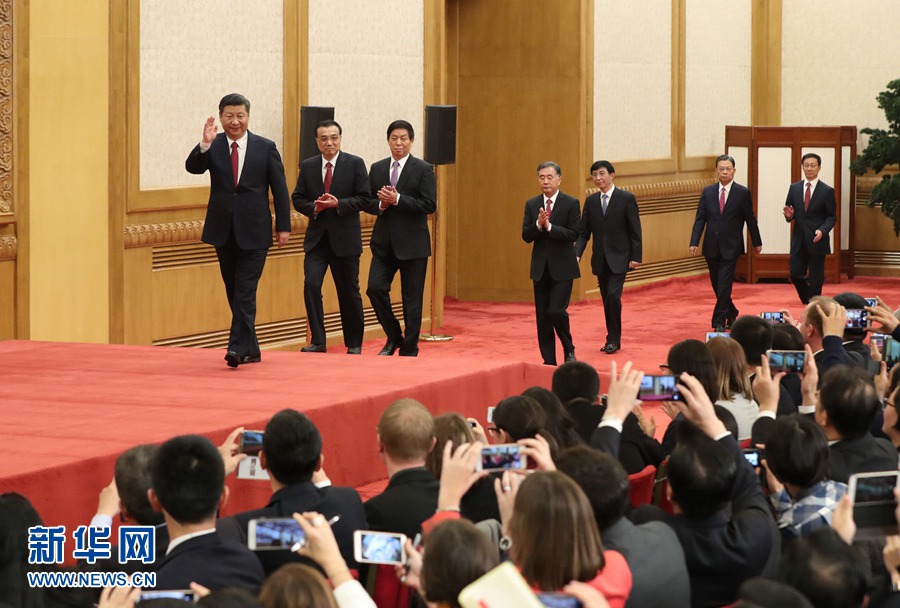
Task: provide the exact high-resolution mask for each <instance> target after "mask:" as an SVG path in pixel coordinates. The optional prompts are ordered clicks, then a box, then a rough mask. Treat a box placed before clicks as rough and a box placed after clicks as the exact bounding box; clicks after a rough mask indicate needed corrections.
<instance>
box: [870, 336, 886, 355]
mask: <svg viewBox="0 0 900 608" xmlns="http://www.w3.org/2000/svg"><path fill="white" fill-rule="evenodd" d="M886 337H887V335H886V334H872V335H871V336H869V346H870V347H874V348H877V349H878V352H882V349H883V348H884V339H885V338H886Z"/></svg>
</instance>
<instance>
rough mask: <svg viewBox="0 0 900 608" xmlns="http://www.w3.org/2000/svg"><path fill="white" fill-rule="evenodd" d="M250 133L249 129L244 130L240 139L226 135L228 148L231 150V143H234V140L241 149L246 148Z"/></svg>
mask: <svg viewBox="0 0 900 608" xmlns="http://www.w3.org/2000/svg"><path fill="white" fill-rule="evenodd" d="M248 133H249V131H244V134H243V135H242V136H241V138H240V139H231V138H230V137H228V136H227V135H226V136H225V139H227V140H228V149H229V150H231V144H233V143H234V142H237V145H238V148H240V149H241V150H246V149H247V134H248Z"/></svg>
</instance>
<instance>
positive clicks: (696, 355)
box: [666, 340, 719, 402]
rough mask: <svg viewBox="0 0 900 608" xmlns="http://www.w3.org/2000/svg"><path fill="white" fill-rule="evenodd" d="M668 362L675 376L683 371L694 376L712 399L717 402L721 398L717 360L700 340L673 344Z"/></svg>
mask: <svg viewBox="0 0 900 608" xmlns="http://www.w3.org/2000/svg"><path fill="white" fill-rule="evenodd" d="M666 364H667V365H668V366H669V370H670V371H671V372H672V374H674V375H675V376H680V375H681V374H682V373H683V372H687V373H689V374H690V375H692V376H694V377H695V378H696V379H697V380H698V381H699V382H700V384H702V385H703V388H704V389H705V390H706V394H707V395H708V396H709V399H710V401H713V402H715V401H716V399H718V398H719V396H718V395H719V388H718V383H717V382H716V362H715V360H714V359H713V356H712V353H711V352H710V351H709V347H708V346H706V344H704V343H703V342H701V341H700V340H682V341H681V342H679V343H677V344H675V345H674V346H672V348H670V349H669V356H668V357H666Z"/></svg>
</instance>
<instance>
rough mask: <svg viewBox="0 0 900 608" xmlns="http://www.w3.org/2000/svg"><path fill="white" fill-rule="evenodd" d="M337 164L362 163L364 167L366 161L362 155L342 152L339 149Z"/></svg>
mask: <svg viewBox="0 0 900 608" xmlns="http://www.w3.org/2000/svg"><path fill="white" fill-rule="evenodd" d="M337 164H339V165H343V164H348V165H362V166H363V168H364V169H365V167H366V163H365V161H364V160H363V159H362V157H360V156H356V155H355V154H350V153H349V152H344V151H343V150H341V154H340V156H338V160H337Z"/></svg>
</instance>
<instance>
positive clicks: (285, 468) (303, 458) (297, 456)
mask: <svg viewBox="0 0 900 608" xmlns="http://www.w3.org/2000/svg"><path fill="white" fill-rule="evenodd" d="M259 458H260V464H261V465H262V467H263V468H265V469H266V470H267V471H268V472H269V478H270V482H271V484H272V492H273V493H272V497H271V498H270V499H269V504H267V505H266V506H265V507H263V508H261V509H255V510H252V511H244V512H243V513H238V514H237V515H235V516H233V517H232V518H224V519H222V520H220V526H219V527H220V528H223V527H224V526H222V525H221V524H223V523H224V522H226V521H227V520H233V523H235V524H236V525H237V526H238V527H239V537H240V538H241V539H242V541H243V542H244V543H246V540H247V528H248V524H249V522H250V520H251V519H257V518H260V517H288V518H289V517H292V516H293V514H294V513H306V512H310V511H315V512H316V513H321V514H322V515H324V516H325V517H326V518H328V519H331V518H332V517H335V516H340V519H339V520H338V521H337V522H335V523H334V525H333V526H332V527H331V529H332V531H333V532H334V536H335V539H336V540H337V543H338V547H340V550H341V555H342V556H343V558H344V561H346V562H347V565H348V567H350V568H356V560H355V559H354V558H353V533H354V532H355V531H356V530H363V529H365V527H366V514H365V511H364V510H363V504H362V500H360V498H359V494H357V493H356V490H354V489H353V488H344V487H335V486H328V487H324V488H318V487H316V485H315V484H314V483H313V481H312V477H313V474H314V473H315V472H316V471H318V470H320V468H321V466H322V436H321V435H320V434H319V430H318V429H317V428H316V426H315V425H314V424H313V423H312V421H311V420H310V419H309V418H307V417H306V416H305V415H304V414H301V413H300V412H298V411H296V410H292V409H285V410H281V411H280V412H278V413H277V414H275V415H274V416H272V419H271V420H269V423H268V424H267V425H266V429H265V433H264V434H263V445H262V451H261V452H260V454H259ZM256 555H257V557H258V558H259V561H260V562H262V565H263V569H264V570H265V571H266V575H267V576H268V575H269V574H271V573H273V572H275V571H276V570H277V569H278V568H280V567H281V566H282V565H284V564H286V563H289V562H303V563H308V564H311V563H312V562H309V561H308V560H306V559H304V558H301V557H300V556H299V555H297V554H295V553H292V552H291V551H260V552H257V554H256Z"/></svg>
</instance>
